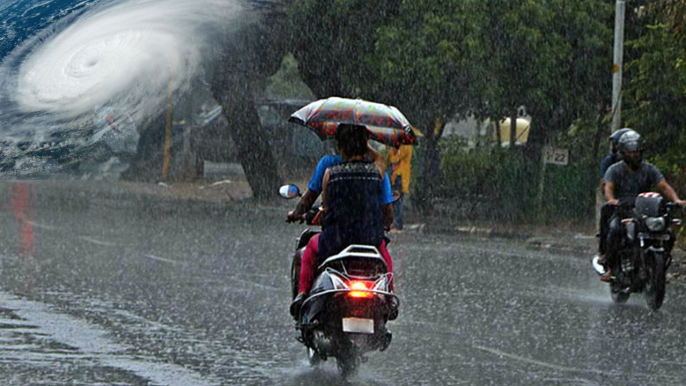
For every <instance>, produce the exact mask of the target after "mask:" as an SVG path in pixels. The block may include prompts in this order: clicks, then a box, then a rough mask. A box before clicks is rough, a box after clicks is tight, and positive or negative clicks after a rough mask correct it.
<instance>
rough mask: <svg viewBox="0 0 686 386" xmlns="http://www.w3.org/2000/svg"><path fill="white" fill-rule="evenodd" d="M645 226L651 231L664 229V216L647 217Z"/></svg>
mask: <svg viewBox="0 0 686 386" xmlns="http://www.w3.org/2000/svg"><path fill="white" fill-rule="evenodd" d="M646 227H647V228H648V230H651V231H653V232H657V231H661V230H663V229H665V218H664V217H648V218H647V219H646Z"/></svg>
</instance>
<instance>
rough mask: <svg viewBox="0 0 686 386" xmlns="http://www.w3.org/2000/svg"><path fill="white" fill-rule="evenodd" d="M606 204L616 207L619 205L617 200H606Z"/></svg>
mask: <svg viewBox="0 0 686 386" xmlns="http://www.w3.org/2000/svg"><path fill="white" fill-rule="evenodd" d="M607 203H608V204H609V205H618V204H619V200H618V199H616V198H613V199H612V200H607Z"/></svg>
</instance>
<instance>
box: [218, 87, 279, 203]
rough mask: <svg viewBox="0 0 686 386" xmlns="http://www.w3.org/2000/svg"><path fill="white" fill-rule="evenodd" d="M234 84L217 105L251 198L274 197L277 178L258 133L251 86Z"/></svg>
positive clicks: (264, 141) (277, 185) (267, 146)
mask: <svg viewBox="0 0 686 386" xmlns="http://www.w3.org/2000/svg"><path fill="white" fill-rule="evenodd" d="M237 83H238V84H233V85H232V87H229V88H227V92H226V93H225V94H224V95H223V96H222V97H221V99H220V103H221V106H222V109H223V113H224V116H225V117H226V119H227V120H228V122H229V127H228V130H229V134H230V135H231V139H232V140H233V142H234V144H235V145H236V150H237V153H238V154H237V156H238V161H239V162H240V163H241V166H243V171H244V172H245V176H246V178H247V180H248V183H249V184H250V189H252V193H253V197H254V198H255V199H256V200H258V201H265V200H268V199H270V198H273V197H276V194H277V192H278V188H279V185H280V184H281V178H280V176H279V172H278V168H277V165H276V160H275V159H274V155H273V153H272V151H271V148H270V147H269V142H268V140H267V138H266V136H265V134H264V133H263V132H262V126H261V124H260V119H259V116H258V115H257V110H256V108H255V105H254V103H253V100H252V93H251V92H250V88H251V86H250V85H249V84H248V82H247V81H240V80H239V81H238V82H237Z"/></svg>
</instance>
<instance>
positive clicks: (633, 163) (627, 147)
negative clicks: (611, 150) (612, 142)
mask: <svg viewBox="0 0 686 386" xmlns="http://www.w3.org/2000/svg"><path fill="white" fill-rule="evenodd" d="M617 148H618V150H619V157H620V158H621V159H622V160H623V161H624V162H626V163H627V165H629V167H631V168H632V169H634V170H635V169H637V168H638V167H639V166H640V165H641V162H643V140H642V139H641V135H640V134H638V133H637V132H635V131H633V130H629V131H627V132H626V133H624V134H622V136H621V137H620V138H619V142H618V144H617ZM630 151H637V152H638V157H627V155H626V153H627V152H630Z"/></svg>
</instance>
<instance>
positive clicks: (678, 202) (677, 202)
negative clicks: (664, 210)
mask: <svg viewBox="0 0 686 386" xmlns="http://www.w3.org/2000/svg"><path fill="white" fill-rule="evenodd" d="M674 203H675V204H677V205H679V206H680V207H682V208H683V207H684V206H686V200H676V201H674Z"/></svg>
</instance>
